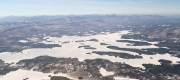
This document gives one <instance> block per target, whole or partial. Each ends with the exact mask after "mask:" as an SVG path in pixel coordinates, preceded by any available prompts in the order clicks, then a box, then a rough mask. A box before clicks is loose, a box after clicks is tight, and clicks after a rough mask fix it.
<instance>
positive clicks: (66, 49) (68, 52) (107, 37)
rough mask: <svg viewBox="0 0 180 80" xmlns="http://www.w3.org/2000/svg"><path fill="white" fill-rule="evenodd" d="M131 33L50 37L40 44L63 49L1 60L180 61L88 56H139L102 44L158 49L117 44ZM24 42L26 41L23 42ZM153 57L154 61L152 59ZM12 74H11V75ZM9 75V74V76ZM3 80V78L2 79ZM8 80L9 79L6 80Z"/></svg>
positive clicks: (8, 55)
mask: <svg viewBox="0 0 180 80" xmlns="http://www.w3.org/2000/svg"><path fill="white" fill-rule="evenodd" d="M127 33H129V31H119V32H116V33H108V32H107V33H103V34H98V35H90V36H62V37H60V38H57V37H50V36H47V37H45V38H47V40H46V41H42V42H40V43H45V44H60V45H62V47H55V48H52V49H50V48H34V49H33V48H32V49H26V50H23V51H22V52H17V53H13V52H2V53H0V59H2V60H4V61H5V62H8V63H12V62H15V63H16V62H18V61H19V60H23V59H32V58H35V57H38V56H43V55H48V56H53V57H64V58H69V57H71V58H78V59H79V61H83V60H85V59H97V58H101V59H108V60H110V61H112V62H125V63H126V64H129V65H131V66H134V67H142V68H143V66H142V64H144V63H151V64H160V63H159V62H158V60H159V59H166V60H171V61H172V62H173V63H176V62H177V61H180V59H179V58H177V57H173V56H171V55H169V54H164V55H161V54H156V55H145V54H142V55H141V56H143V58H142V59H123V58H119V57H118V58H116V57H113V56H108V55H103V56H101V55H97V54H93V53H92V54H86V53H91V52H92V51H108V52H124V53H129V54H132V55H138V53H136V52H130V51H123V50H112V49H108V48H106V47H107V45H100V43H106V44H109V45H113V46H118V47H123V48H136V49H142V48H158V47H157V46H154V45H151V46H127V44H129V43H127V42H116V40H124V39H121V36H122V35H123V34H127ZM33 39H34V38H33ZM90 39H97V40H98V42H94V41H87V40H90ZM78 40H84V42H75V41H78ZM127 40H133V39H127ZM22 42H24V41H22ZM62 42H69V43H62ZM149 43H152V44H155V43H157V42H149ZM82 45H90V46H91V47H94V48H96V49H84V48H78V46H82ZM150 57H152V58H153V59H151V58H150ZM9 74H10V73H9ZM7 75H8V74H7ZM2 78H3V77H2ZM6 80H7V79H6Z"/></svg>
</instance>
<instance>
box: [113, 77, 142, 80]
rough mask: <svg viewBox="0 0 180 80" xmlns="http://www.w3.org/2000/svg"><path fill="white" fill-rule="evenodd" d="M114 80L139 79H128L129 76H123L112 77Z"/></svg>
mask: <svg viewBox="0 0 180 80" xmlns="http://www.w3.org/2000/svg"><path fill="white" fill-rule="evenodd" d="M113 78H114V79H115V80H139V79H130V78H128V77H127V78H124V77H113Z"/></svg>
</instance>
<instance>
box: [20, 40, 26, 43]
mask: <svg viewBox="0 0 180 80" xmlns="http://www.w3.org/2000/svg"><path fill="white" fill-rule="evenodd" d="M18 42H21V43H27V42H28V41H27V40H19V41H18Z"/></svg>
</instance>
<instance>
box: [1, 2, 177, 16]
mask: <svg viewBox="0 0 180 80" xmlns="http://www.w3.org/2000/svg"><path fill="white" fill-rule="evenodd" d="M70 14H75V15H81V14H128V15H129V14H176V15H177V14H180V0H0V16H10V15H15V16H34V15H70Z"/></svg>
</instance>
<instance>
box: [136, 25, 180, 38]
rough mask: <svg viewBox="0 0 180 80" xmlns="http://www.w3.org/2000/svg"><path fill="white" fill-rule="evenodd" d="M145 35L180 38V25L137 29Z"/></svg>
mask: <svg viewBox="0 0 180 80" xmlns="http://www.w3.org/2000/svg"><path fill="white" fill-rule="evenodd" d="M137 31H138V32H140V33H141V34H143V35H146V36H148V37H155V38H180V26H179V27H167V26H166V27H165V26H164V27H143V28H141V29H140V28H139V29H138V30H136V32H137Z"/></svg>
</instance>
